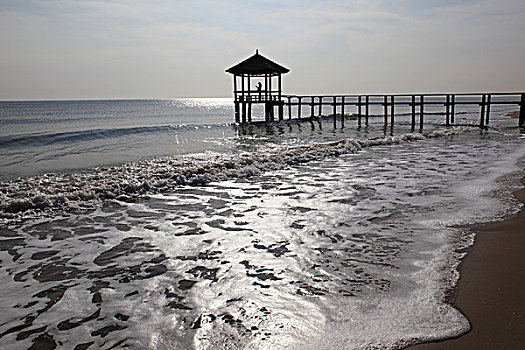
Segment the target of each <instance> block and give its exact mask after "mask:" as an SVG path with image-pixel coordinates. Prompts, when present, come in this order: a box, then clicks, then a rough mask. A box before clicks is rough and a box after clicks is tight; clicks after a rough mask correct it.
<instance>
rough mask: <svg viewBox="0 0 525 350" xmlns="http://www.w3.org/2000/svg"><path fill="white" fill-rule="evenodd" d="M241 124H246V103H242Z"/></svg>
mask: <svg viewBox="0 0 525 350" xmlns="http://www.w3.org/2000/svg"><path fill="white" fill-rule="evenodd" d="M242 122H243V123H246V102H244V100H243V101H242Z"/></svg>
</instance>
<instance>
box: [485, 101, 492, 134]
mask: <svg viewBox="0 0 525 350" xmlns="http://www.w3.org/2000/svg"><path fill="white" fill-rule="evenodd" d="M491 100H492V95H491V94H487V110H486V112H485V125H486V126H489V122H490V101H491Z"/></svg>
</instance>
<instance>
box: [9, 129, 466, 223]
mask: <svg viewBox="0 0 525 350" xmlns="http://www.w3.org/2000/svg"><path fill="white" fill-rule="evenodd" d="M132 129H136V128H132ZM139 129H142V128H139ZM126 130H127V129H126ZM467 130H469V129H468V128H464V127H453V128H446V129H437V130H434V131H429V132H425V133H423V134H419V133H407V134H402V135H397V136H387V137H381V138H374V139H360V138H356V139H344V140H340V141H334V142H329V143H312V144H308V145H301V146H282V147H277V148H273V149H270V150H266V151H264V152H258V153H247V152H246V153H240V154H211V153H205V154H199V155H185V156H172V157H163V158H153V159H149V160H143V161H138V162H130V163H126V164H123V165H121V166H115V167H108V168H95V169H93V170H92V171H88V172H81V173H73V174H54V173H49V174H44V175H38V176H32V177H26V178H19V179H16V180H6V181H1V182H0V223H2V224H10V223H15V222H20V221H22V220H24V219H29V218H35V217H40V216H47V215H51V214H56V213H60V212H67V211H75V210H89V209H93V208H95V207H96V206H97V205H99V204H100V203H102V202H105V201H112V200H117V201H124V202H132V201H135V200H137V199H139V198H141V197H145V196H148V195H152V194H157V193H166V192H169V191H172V190H174V189H176V188H177V187H180V186H183V185H205V184H207V183H209V182H212V181H220V180H225V179H231V178H244V177H250V176H256V175H258V174H260V173H262V172H264V171H268V170H279V169H283V168H285V167H288V166H293V165H299V164H304V163H307V162H310V161H315V160H321V159H323V158H325V157H330V156H339V155H343V154H351V153H356V152H359V151H360V150H361V149H363V148H367V147H373V146H382V145H391V144H398V143H401V142H410V141H418V140H425V139H428V138H436V137H443V136H449V135H454V134H461V133H465V132H466V131H467ZM66 134H67V133H66ZM70 136H71V137H72V135H70Z"/></svg>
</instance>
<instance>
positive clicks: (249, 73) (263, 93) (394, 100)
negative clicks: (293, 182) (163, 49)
mask: <svg viewBox="0 0 525 350" xmlns="http://www.w3.org/2000/svg"><path fill="white" fill-rule="evenodd" d="M289 71H290V70H289V69H288V68H285V67H283V66H281V65H279V64H277V63H275V62H273V61H271V60H269V59H267V58H266V57H263V56H261V55H259V52H258V50H257V51H256V52H255V55H253V56H251V57H249V58H247V59H245V60H244V61H242V62H241V63H239V64H237V65H235V66H233V67H231V68H229V69H227V70H226V72H228V73H231V74H233V76H234V77H233V92H234V105H235V121H236V122H237V123H251V122H252V121H253V118H252V117H253V109H254V106H257V105H263V107H264V109H263V110H264V121H265V122H272V121H276V120H284V119H285V118H287V119H304V118H318V117H321V116H324V115H323V111H325V112H326V111H328V112H331V114H328V115H329V116H332V117H333V122H334V128H337V126H338V123H337V122H338V120H339V125H340V127H344V126H345V116H346V115H348V114H350V112H351V109H352V108H353V109H354V111H355V112H354V113H352V115H354V116H355V117H356V119H357V124H358V126H359V127H361V126H362V124H363V123H364V125H365V126H368V125H369V118H370V117H371V109H372V108H375V109H376V110H377V109H378V108H380V109H381V110H382V114H383V124H384V126H385V127H386V126H388V125H390V126H394V123H396V118H398V117H399V113H398V114H397V116H396V110H398V108H399V107H401V108H403V107H405V108H407V109H408V110H409V111H410V112H409V115H410V117H411V118H410V125H411V130H412V131H415V130H416V126H417V127H418V130H419V131H420V132H421V131H422V130H423V126H424V119H425V115H428V114H436V112H437V110H438V108H440V107H442V108H443V109H442V110H439V112H437V113H439V114H441V113H442V114H443V115H444V120H443V122H444V124H445V125H446V126H450V125H456V115H457V112H458V106H463V107H465V106H479V115H480V116H479V124H477V125H479V126H480V127H482V128H486V127H488V125H489V123H490V113H491V107H492V106H494V105H516V106H519V118H518V125H519V127H520V128H523V127H525V92H490V93H489V92H480V93H441V94H436V93H434V94H387V95H381V94H371V95H368V94H365V95H307V96H300V95H285V94H283V93H282V79H281V76H282V75H283V74H286V73H288V72H289ZM253 83H255V84H256V85H255V86H256V87H255V88H254V87H252V84H253ZM285 111H286V112H285ZM285 114H287V115H286V116H285ZM375 115H376V116H377V113H375ZM397 120H399V119H397Z"/></svg>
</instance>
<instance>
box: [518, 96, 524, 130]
mask: <svg viewBox="0 0 525 350" xmlns="http://www.w3.org/2000/svg"><path fill="white" fill-rule="evenodd" d="M519 127H520V128H523V127H525V94H521V103H520V121H519Z"/></svg>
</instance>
